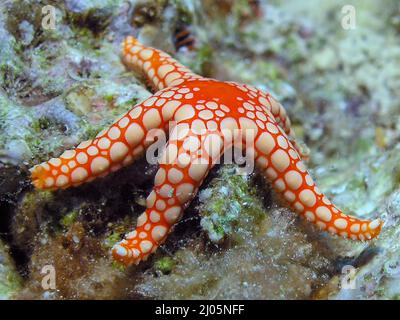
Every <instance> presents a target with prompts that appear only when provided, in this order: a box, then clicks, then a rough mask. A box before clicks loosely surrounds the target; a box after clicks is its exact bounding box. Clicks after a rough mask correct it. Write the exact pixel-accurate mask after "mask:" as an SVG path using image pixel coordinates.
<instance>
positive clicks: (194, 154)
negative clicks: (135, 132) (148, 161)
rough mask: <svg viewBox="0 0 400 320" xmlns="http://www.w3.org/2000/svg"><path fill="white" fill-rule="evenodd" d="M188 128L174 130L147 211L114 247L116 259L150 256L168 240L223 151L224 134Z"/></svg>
mask: <svg viewBox="0 0 400 320" xmlns="http://www.w3.org/2000/svg"><path fill="white" fill-rule="evenodd" d="M186 132H187V127H186V124H178V125H177V126H176V127H175V128H174V129H173V130H172V132H171V136H170V140H169V142H168V144H167V146H166V149H165V151H164V152H163V155H162V157H161V160H160V168H159V170H158V172H157V174H156V177H155V183H154V189H153V191H152V192H151V193H150V195H149V196H148V198H147V200H146V207H147V208H146V210H145V212H144V213H142V215H140V216H139V218H138V221H137V225H136V229H135V230H134V231H132V232H130V233H128V234H127V235H126V237H125V239H124V240H122V241H120V242H119V243H117V244H116V245H115V246H114V247H113V250H112V255H113V257H114V259H116V260H117V261H120V262H122V263H123V264H125V265H130V264H138V263H139V262H140V261H143V260H146V259H147V257H148V255H149V254H151V253H153V252H154V251H155V250H156V249H157V248H158V247H159V246H160V245H161V244H162V243H163V242H164V241H165V239H166V237H167V235H168V233H170V232H171V231H172V229H173V226H174V225H175V224H176V223H177V222H178V221H179V220H180V218H181V217H182V214H183V210H184V209H185V208H186V206H187V205H188V204H189V203H190V201H191V199H192V198H193V197H194V196H195V195H196V194H197V191H198V188H199V186H200V185H201V183H202V182H203V180H204V178H205V177H206V176H207V174H208V172H209V170H210V169H211V167H212V166H213V164H214V163H215V159H217V158H219V157H220V155H221V148H222V140H223V139H222V138H221V136H220V135H218V134H210V135H205V136H200V135H196V134H187V135H186V134H185V133H186ZM211 145H212V147H211ZM213 159H214V160H213Z"/></svg>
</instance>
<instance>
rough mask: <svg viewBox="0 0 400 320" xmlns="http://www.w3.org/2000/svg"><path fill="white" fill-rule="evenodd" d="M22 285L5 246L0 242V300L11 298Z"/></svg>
mask: <svg viewBox="0 0 400 320" xmlns="http://www.w3.org/2000/svg"><path fill="white" fill-rule="evenodd" d="M22 284H23V283H22V278H21V277H20V275H19V274H18V272H17V271H16V269H15V266H14V263H13V261H12V259H11V257H10V256H9V253H8V250H7V248H6V246H5V245H4V243H3V241H0V300H7V299H11V298H13V297H14V295H15V294H16V293H17V292H18V291H20V290H21V288H22Z"/></svg>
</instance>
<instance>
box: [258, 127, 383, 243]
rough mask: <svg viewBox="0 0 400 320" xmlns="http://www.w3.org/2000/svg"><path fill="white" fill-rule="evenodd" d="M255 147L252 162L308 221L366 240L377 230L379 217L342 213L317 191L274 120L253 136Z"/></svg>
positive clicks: (328, 229)
mask: <svg viewBox="0 0 400 320" xmlns="http://www.w3.org/2000/svg"><path fill="white" fill-rule="evenodd" d="M255 150H256V153H257V158H256V163H257V165H258V167H259V168H260V169H261V170H262V171H263V173H264V175H265V176H266V178H267V179H268V180H269V181H271V183H272V186H273V187H274V189H275V190H276V191H277V192H278V193H280V194H282V195H283V197H284V198H285V200H286V201H287V202H288V203H289V204H290V206H291V207H292V208H293V209H294V210H295V211H296V212H297V213H299V214H300V215H302V216H304V217H305V218H306V219H307V220H308V221H310V222H313V223H315V224H316V225H317V226H318V227H319V228H321V229H322V230H327V231H329V232H331V233H333V234H337V235H340V236H343V237H346V238H351V239H354V240H368V239H372V238H375V237H376V236H377V235H378V234H379V232H380V230H381V227H382V221H381V220H380V219H376V220H373V221H369V220H360V219H357V218H355V217H352V216H348V215H345V214H344V213H343V212H342V211H341V210H339V209H338V208H337V207H336V206H335V205H333V204H332V203H331V202H330V201H329V200H328V199H327V197H326V196H325V195H324V194H322V193H321V192H320V191H319V189H318V187H317V186H316V185H315V183H314V181H313V179H312V178H311V176H310V174H309V173H308V172H307V169H306V167H305V165H304V163H303V162H302V161H301V159H300V157H299V155H298V153H297V152H296V150H295V148H294V147H293V145H292V143H291V142H290V141H289V139H288V138H287V136H286V134H284V133H283V132H282V131H280V130H279V129H278V127H277V125H276V124H274V123H269V124H268V126H267V129H266V130H264V131H263V132H262V133H261V134H260V135H259V136H258V137H257V139H256V142H255Z"/></svg>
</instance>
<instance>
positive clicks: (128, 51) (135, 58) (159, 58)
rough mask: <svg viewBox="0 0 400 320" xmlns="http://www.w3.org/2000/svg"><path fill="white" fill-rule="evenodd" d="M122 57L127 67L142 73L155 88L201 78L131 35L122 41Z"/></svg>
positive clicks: (158, 88) (159, 88)
mask: <svg viewBox="0 0 400 320" xmlns="http://www.w3.org/2000/svg"><path fill="white" fill-rule="evenodd" d="M122 59H123V61H124V62H125V63H126V64H127V66H128V67H130V68H132V69H134V70H138V71H140V72H142V73H144V74H145V75H146V78H147V79H148V81H149V82H150V84H151V85H152V87H153V88H154V89H156V90H161V89H164V88H166V87H172V86H177V85H180V84H182V83H184V82H185V81H186V80H188V79H195V78H201V76H198V75H196V74H194V73H193V72H192V71H191V70H190V69H188V68H186V67H185V66H183V65H182V64H180V63H179V62H178V61H176V60H175V59H173V58H172V57H171V56H170V55H168V54H166V53H165V52H162V51H160V50H157V49H154V48H151V47H146V46H144V45H143V44H141V43H139V41H138V40H137V39H135V38H133V37H127V38H126V39H125V41H124V42H123V43H122Z"/></svg>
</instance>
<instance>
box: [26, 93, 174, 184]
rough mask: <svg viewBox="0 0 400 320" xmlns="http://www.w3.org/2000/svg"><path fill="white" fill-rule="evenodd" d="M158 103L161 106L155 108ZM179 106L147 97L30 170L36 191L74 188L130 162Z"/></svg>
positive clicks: (160, 99) (139, 153) (164, 125)
mask: <svg viewBox="0 0 400 320" xmlns="http://www.w3.org/2000/svg"><path fill="white" fill-rule="evenodd" d="M160 94H161V95H162V92H160ZM159 101H162V102H163V104H162V105H160V107H157V105H158V104H159ZM155 105H156V107H155ZM179 105H180V102H178V101H176V100H171V99H168V100H167V99H163V98H162V97H160V96H159V97H150V98H149V99H147V100H145V101H144V102H143V103H140V104H138V105H136V106H135V107H133V108H132V109H131V110H130V111H129V112H127V113H126V114H125V115H123V116H122V117H121V118H119V119H118V120H117V121H115V122H114V123H113V124H112V125H111V126H110V127H109V128H107V129H105V130H103V131H101V132H100V133H99V134H98V135H97V136H96V138H95V139H93V140H87V141H84V142H82V143H80V144H79V145H78V146H77V147H76V148H75V149H73V150H67V151H65V152H64V153H63V154H62V155H61V156H60V157H59V158H52V159H50V160H49V161H47V162H43V163H41V164H39V165H36V166H35V167H33V168H32V169H31V179H32V181H33V184H34V186H35V187H36V188H38V189H57V188H62V189H64V188H67V187H70V186H78V185H80V184H82V183H85V182H89V181H91V180H93V179H94V178H96V177H102V176H105V175H107V174H108V173H109V172H113V171H116V170H118V169H119V168H121V167H122V166H126V165H128V164H130V163H132V162H133V161H134V159H136V158H137V157H139V156H140V155H141V154H143V152H144V150H145V149H146V147H148V145H149V144H150V143H151V142H152V140H154V135H153V134H152V133H153V132H154V131H152V129H160V130H165V128H166V124H167V121H168V120H169V119H170V117H171V115H170V114H171V113H172V112H173V110H174V108H176V107H177V106H179ZM152 137H153V139H152Z"/></svg>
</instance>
